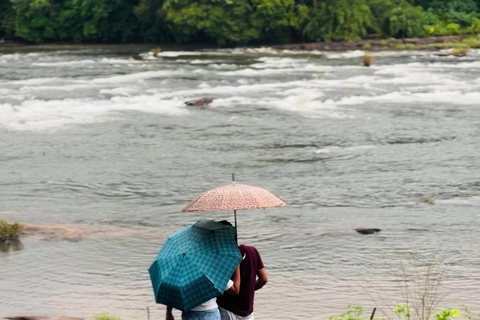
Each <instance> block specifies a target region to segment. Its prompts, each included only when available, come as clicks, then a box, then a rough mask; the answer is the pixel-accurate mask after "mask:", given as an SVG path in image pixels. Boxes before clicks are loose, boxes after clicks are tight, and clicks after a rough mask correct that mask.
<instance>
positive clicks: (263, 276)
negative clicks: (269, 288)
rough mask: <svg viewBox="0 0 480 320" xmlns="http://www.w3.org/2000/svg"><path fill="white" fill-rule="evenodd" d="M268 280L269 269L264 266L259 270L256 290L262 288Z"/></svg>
mask: <svg viewBox="0 0 480 320" xmlns="http://www.w3.org/2000/svg"><path fill="white" fill-rule="evenodd" d="M267 282H268V275H267V270H265V268H262V269H260V270H258V271H257V281H256V282H255V291H257V290H258V289H260V288H262V287H263V286H264V285H266V284H267Z"/></svg>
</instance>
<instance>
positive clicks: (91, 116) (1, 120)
mask: <svg viewBox="0 0 480 320" xmlns="http://www.w3.org/2000/svg"><path fill="white" fill-rule="evenodd" d="M118 111H140V112H146V113H157V114H164V115H171V116H177V115H182V114H185V113H188V111H187V110H186V109H185V108H184V107H183V105H182V103H181V102H180V101H178V100H176V99H169V100H160V99H158V98H157V97H155V96H136V97H118V96H117V97H114V98H112V99H111V100H74V99H65V100H51V101H44V100H27V101H23V102H22V103H21V104H20V105H15V106H14V105H11V104H0V125H2V126H4V127H6V128H9V129H12V130H31V131H41V130H49V129H58V128H62V127H65V126H68V125H72V124H82V123H95V122H105V121H108V120H110V119H111V115H112V112H118Z"/></svg>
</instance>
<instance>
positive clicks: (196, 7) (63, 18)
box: [0, 0, 480, 46]
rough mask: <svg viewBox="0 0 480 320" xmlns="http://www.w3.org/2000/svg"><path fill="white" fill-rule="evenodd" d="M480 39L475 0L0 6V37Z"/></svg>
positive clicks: (479, 3)
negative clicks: (463, 36)
mask: <svg viewBox="0 0 480 320" xmlns="http://www.w3.org/2000/svg"><path fill="white" fill-rule="evenodd" d="M469 33H471V34H474V33H480V0H0V39H2V38H3V39H13V40H24V41H30V42H52V41H63V42H177V43H186V42H197V43H198V42H202V43H205V42H207V43H217V44H218V45H221V46H224V45H235V44H258V43H278V42H289V41H297V40H303V41H341V40H357V39H360V38H362V37H365V36H368V35H372V34H375V36H377V37H384V38H388V37H396V38H405V37H422V36H429V35H452V34H469Z"/></svg>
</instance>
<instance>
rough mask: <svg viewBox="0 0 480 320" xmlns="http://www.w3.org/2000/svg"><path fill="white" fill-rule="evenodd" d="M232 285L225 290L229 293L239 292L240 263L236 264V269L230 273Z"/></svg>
mask: <svg viewBox="0 0 480 320" xmlns="http://www.w3.org/2000/svg"><path fill="white" fill-rule="evenodd" d="M232 281H233V285H232V286H231V287H230V288H228V289H227V292H228V293H230V294H235V295H236V294H238V293H239V292H240V264H239V265H238V266H237V269H235V271H234V272H233V275H232Z"/></svg>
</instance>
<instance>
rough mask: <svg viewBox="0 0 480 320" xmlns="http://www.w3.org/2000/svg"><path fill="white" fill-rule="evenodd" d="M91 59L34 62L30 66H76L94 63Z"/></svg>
mask: <svg viewBox="0 0 480 320" xmlns="http://www.w3.org/2000/svg"><path fill="white" fill-rule="evenodd" d="M94 63H95V61H93V60H79V61H59V62H34V63H32V66H36V67H75V68H76V67H78V66H81V65H87V64H94Z"/></svg>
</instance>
